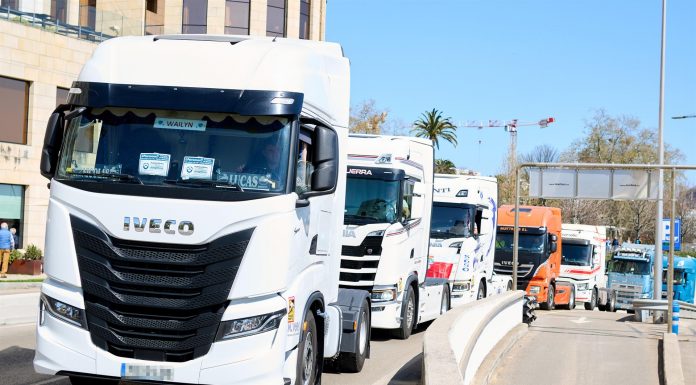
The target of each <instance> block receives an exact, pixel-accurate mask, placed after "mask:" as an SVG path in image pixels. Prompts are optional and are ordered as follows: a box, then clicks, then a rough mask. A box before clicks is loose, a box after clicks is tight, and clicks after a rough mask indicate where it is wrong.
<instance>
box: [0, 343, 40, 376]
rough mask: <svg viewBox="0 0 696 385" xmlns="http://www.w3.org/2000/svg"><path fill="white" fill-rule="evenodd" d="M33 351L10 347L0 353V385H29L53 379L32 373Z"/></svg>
mask: <svg viewBox="0 0 696 385" xmlns="http://www.w3.org/2000/svg"><path fill="white" fill-rule="evenodd" d="M33 359H34V350H32V349H26V348H20V347H17V346H12V347H9V348H7V349H4V350H2V351H0V383H2V384H7V385H10V384H11V385H30V384H34V383H36V382H39V381H43V380H47V379H51V378H53V376H46V375H43V374H36V373H34V366H33V365H32V360H33Z"/></svg>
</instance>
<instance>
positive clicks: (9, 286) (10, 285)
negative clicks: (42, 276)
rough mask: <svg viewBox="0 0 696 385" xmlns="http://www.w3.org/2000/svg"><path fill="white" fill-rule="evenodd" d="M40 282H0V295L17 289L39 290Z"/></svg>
mask: <svg viewBox="0 0 696 385" xmlns="http://www.w3.org/2000/svg"><path fill="white" fill-rule="evenodd" d="M41 284H42V282H0V295H3V294H7V293H8V292H9V291H13V292H14V291H17V290H27V291H39V290H41ZM13 294H15V293H13Z"/></svg>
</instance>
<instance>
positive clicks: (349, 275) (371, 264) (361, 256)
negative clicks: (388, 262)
mask: <svg viewBox="0 0 696 385" xmlns="http://www.w3.org/2000/svg"><path fill="white" fill-rule="evenodd" d="M381 255H382V237H381V236H369V237H365V239H363V241H362V243H361V244H360V245H358V246H345V245H344V246H343V248H342V250H341V273H340V276H339V285H340V287H342V288H350V289H355V288H358V287H360V288H364V287H369V288H370V289H371V288H372V286H373V285H374V281H375V275H376V274H377V267H378V266H379V259H380V256H381Z"/></svg>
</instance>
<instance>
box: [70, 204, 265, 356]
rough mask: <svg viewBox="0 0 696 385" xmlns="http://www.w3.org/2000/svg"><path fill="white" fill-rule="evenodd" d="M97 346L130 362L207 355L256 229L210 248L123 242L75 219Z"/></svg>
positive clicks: (90, 327)
mask: <svg viewBox="0 0 696 385" xmlns="http://www.w3.org/2000/svg"><path fill="white" fill-rule="evenodd" d="M70 220H71V225H72V228H73V237H74V242H75V249H76V250H75V251H76V253H77V261H78V265H79V267H80V279H81V282H82V290H83V293H84V300H85V312H86V315H87V328H88V330H89V332H90V335H91V338H92V342H93V343H94V344H95V345H96V346H98V347H99V348H101V349H103V350H106V351H108V352H110V353H112V354H114V355H117V356H120V357H127V358H135V359H143V360H152V361H169V362H184V361H189V360H192V359H195V358H197V357H200V356H202V355H204V354H206V353H207V352H208V351H209V349H210V346H211V344H212V343H213V342H214V340H215V335H216V332H217V329H218V325H219V323H220V320H221V318H222V314H223V312H224V310H225V307H226V306H227V297H228V295H229V291H230V288H231V287H232V283H233V282H234V278H235V276H236V274H237V270H238V269H239V265H240V263H241V261H242V257H243V255H244V252H245V251H246V247H247V245H248V243H249V239H251V235H252V233H253V231H254V229H253V228H251V229H247V230H243V231H240V232H237V233H233V234H229V235H225V236H223V237H220V238H218V239H215V240H213V241H212V242H210V243H208V244H205V245H177V244H166V243H154V242H153V243H150V242H135V241H125V240H121V239H117V238H114V237H112V236H109V235H107V234H106V233H104V232H103V231H102V230H100V229H99V228H98V227H96V226H94V225H92V224H90V223H88V222H86V221H84V220H82V219H79V218H77V217H75V216H71V217H70Z"/></svg>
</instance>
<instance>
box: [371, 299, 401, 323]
mask: <svg viewBox="0 0 696 385" xmlns="http://www.w3.org/2000/svg"><path fill="white" fill-rule="evenodd" d="M371 324H372V327H373V328H375V329H396V328H398V327H400V326H401V301H398V300H397V301H394V302H383V303H380V302H373V303H372V318H371Z"/></svg>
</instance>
